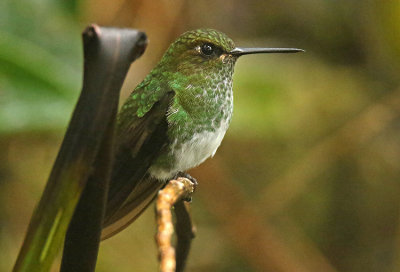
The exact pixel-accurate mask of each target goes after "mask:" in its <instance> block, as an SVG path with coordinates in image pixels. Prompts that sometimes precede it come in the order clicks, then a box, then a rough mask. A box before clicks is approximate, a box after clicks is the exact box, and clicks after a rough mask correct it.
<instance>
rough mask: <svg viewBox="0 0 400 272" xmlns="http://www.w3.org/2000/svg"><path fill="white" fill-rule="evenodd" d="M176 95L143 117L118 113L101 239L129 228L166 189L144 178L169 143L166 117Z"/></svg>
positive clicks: (164, 99) (162, 100)
mask: <svg viewBox="0 0 400 272" xmlns="http://www.w3.org/2000/svg"><path fill="white" fill-rule="evenodd" d="M173 96H174V92H168V93H165V94H164V95H163V96H162V97H161V98H160V99H159V100H158V101H157V102H155V103H154V104H153V106H152V107H151V109H150V110H148V111H147V112H146V113H145V114H144V115H143V116H141V117H137V116H124V115H128V114H132V111H128V110H126V111H125V112H121V113H120V114H119V118H123V119H120V120H119V124H118V130H117V137H116V142H117V146H116V156H115V160H114V163H113V169H112V173H111V179H110V187H109V193H108V200H107V206H106V213H105V217H104V223H103V232H102V239H105V238H108V237H111V236H112V235H114V234H116V233H117V232H119V231H120V230H122V229H123V228H125V227H126V226H127V225H129V223H131V222H132V221H133V220H134V219H135V218H136V217H137V216H138V215H139V214H140V213H141V212H142V211H143V210H144V209H145V208H146V207H147V206H148V205H149V204H150V202H151V201H152V200H153V198H154V197H155V195H156V193H157V191H158V190H159V189H160V188H161V187H162V186H163V184H162V183H161V182H160V181H157V180H155V179H153V178H148V177H146V178H145V176H146V173H147V170H148V169H149V167H150V165H151V163H152V161H153V160H154V159H155V158H156V157H157V155H158V154H159V152H160V150H161V149H162V148H163V147H164V146H165V145H167V143H168V137H167V129H168V123H167V120H166V115H167V111H168V108H169V105H170V103H171V101H172V98H173ZM127 216H128V217H129V218H128V219H127Z"/></svg>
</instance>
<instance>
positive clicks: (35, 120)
mask: <svg viewBox="0 0 400 272" xmlns="http://www.w3.org/2000/svg"><path fill="white" fill-rule="evenodd" d="M46 2H48V3H46ZM0 5H1V8H0V18H2V19H1V23H0V37H1V39H0V134H4V133H15V132H23V131H35V130H55V129H60V128H64V127H65V125H66V123H67V121H68V120H69V117H70V113H71V108H72V105H73V104H74V102H75V101H76V98H77V94H78V91H79V88H80V85H81V77H82V76H81V72H82V68H81V67H82V60H81V53H80V51H81V49H80V37H79V35H77V33H79V32H80V31H81V28H80V26H79V24H76V23H72V22H71V20H69V16H68V14H66V13H65V12H63V10H62V9H61V8H60V7H58V6H56V5H54V4H51V1H45V2H43V1H37V2H29V1H21V2H20V1H11V0H6V1H4V2H2V4H0ZM39 18H41V19H40V20H38V19H39Z"/></svg>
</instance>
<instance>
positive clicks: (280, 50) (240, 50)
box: [229, 47, 305, 57]
mask: <svg viewBox="0 0 400 272" xmlns="http://www.w3.org/2000/svg"><path fill="white" fill-rule="evenodd" d="M297 52H305V51H304V50H303V49H298V48H242V47H236V48H234V49H233V50H231V51H230V52H229V54H230V55H232V56H235V57H240V56H243V55H249V54H259V53H297Z"/></svg>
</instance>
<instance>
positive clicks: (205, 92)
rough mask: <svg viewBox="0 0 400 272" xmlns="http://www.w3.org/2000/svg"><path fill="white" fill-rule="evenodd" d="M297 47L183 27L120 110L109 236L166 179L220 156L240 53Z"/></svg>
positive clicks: (291, 50) (136, 213) (109, 203)
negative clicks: (243, 43)
mask: <svg viewBox="0 0 400 272" xmlns="http://www.w3.org/2000/svg"><path fill="white" fill-rule="evenodd" d="M301 51H303V50H301V49H297V48H240V47H235V44H234V42H233V41H232V39H230V38H229V37H228V36H227V35H225V34H224V33H221V32H219V31H217V30H213V29H198V30H193V31H188V32H185V33H183V34H182V35H181V36H180V37H179V38H178V39H177V40H176V41H175V42H173V43H172V44H171V45H170V46H169V48H168V49H167V51H166V52H165V54H164V56H163V57H162V58H161V61H160V62H159V63H158V64H157V65H156V66H155V68H154V69H153V70H152V71H151V72H150V73H149V74H148V75H147V76H146V77H145V78H144V80H143V81H142V82H141V83H140V84H139V85H138V86H137V87H136V88H135V89H134V91H133V92H132V93H131V95H130V96H129V97H128V98H127V100H126V102H125V103H124V104H123V106H122V107H121V109H120V112H119V113H118V116H117V129H116V147H115V158H114V163H113V167H112V171H111V179H110V187H109V193H108V200H107V204H106V212H105V216H104V221H103V230H102V239H103V240H104V239H107V238H109V237H111V236H113V235H114V234H116V233H118V232H120V231H121V230H123V229H124V228H126V227H127V226H128V225H129V224H131V223H132V222H133V221H134V220H135V219H136V218H137V217H138V216H139V215H140V214H141V213H142V212H143V211H144V210H145V209H146V207H148V206H149V204H150V203H151V202H152V200H153V199H154V198H155V197H156V195H157V192H158V191H159V190H160V189H161V188H162V187H163V186H164V185H165V184H166V182H167V181H168V180H170V179H172V178H176V177H177V176H184V177H189V178H190V179H191V180H193V181H194V182H195V180H194V179H192V178H191V177H190V176H189V175H187V174H186V173H185V171H187V170H188V169H191V168H193V167H195V166H197V165H199V164H201V163H202V162H203V161H205V160H206V159H207V158H209V157H212V156H214V154H215V152H216V151H217V149H218V147H219V145H220V144H221V141H222V139H223V138H224V135H225V133H226V131H227V129H228V127H229V123H230V122H231V118H232V111H233V93H232V76H233V71H234V66H235V63H236V61H237V59H238V58H239V57H240V56H243V55H248V54H258V53H295V52H301Z"/></svg>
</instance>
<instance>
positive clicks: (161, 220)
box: [156, 178, 196, 272]
mask: <svg viewBox="0 0 400 272" xmlns="http://www.w3.org/2000/svg"><path fill="white" fill-rule="evenodd" d="M195 189H196V185H195V184H194V183H193V182H191V181H190V180H189V179H187V178H177V179H176V180H170V181H169V182H168V183H167V185H166V186H165V188H164V189H162V190H161V191H160V192H159V193H158V196H157V201H156V214H157V234H156V242H157V246H158V255H159V260H160V271H161V272H173V271H183V268H184V264H185V261H186V257H187V255H188V252H189V248H190V241H191V239H192V238H193V237H194V230H193V226H192V223H191V220H190V216H189V213H188V207H187V205H185V203H183V201H184V199H188V198H190V196H191V195H192V193H193V192H194V190H195ZM174 205H175V208H176V210H175V213H176V216H177V236H178V244H177V247H178V248H177V252H178V254H177V256H176V258H175V249H174V247H173V245H172V243H171V240H172V234H173V233H174V226H173V223H172V212H171V209H172V206H174ZM175 269H176V270H175Z"/></svg>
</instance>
